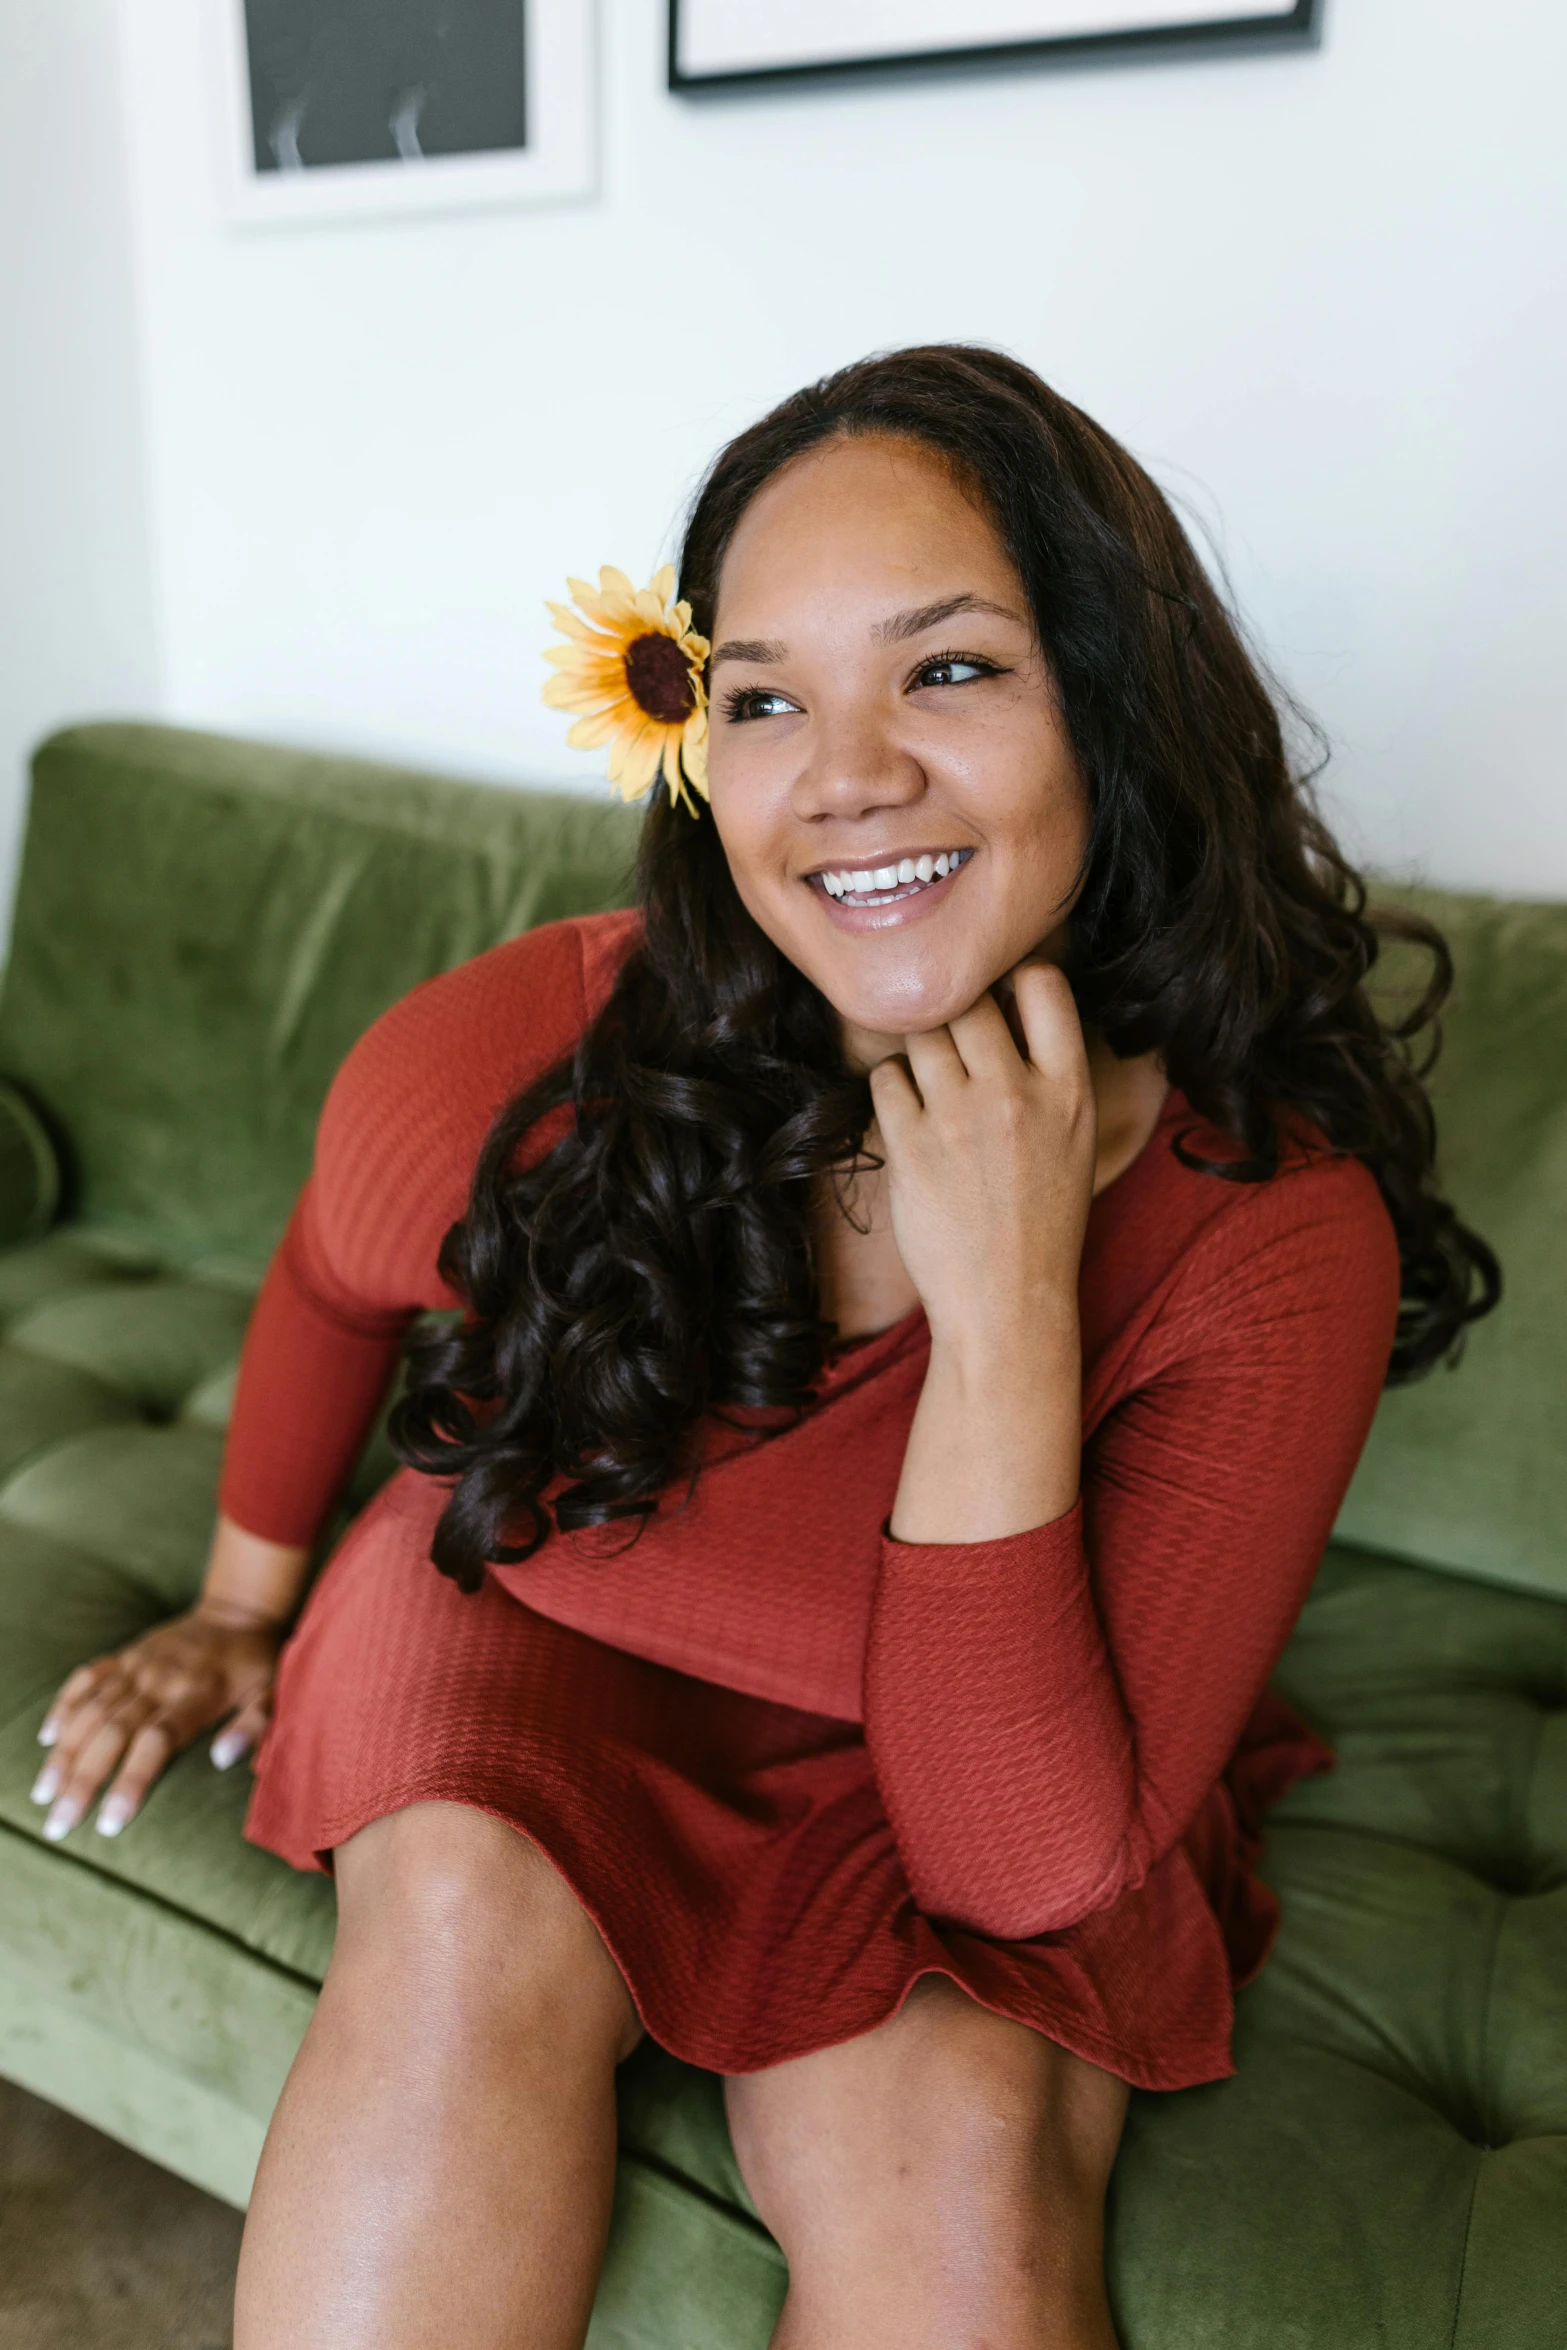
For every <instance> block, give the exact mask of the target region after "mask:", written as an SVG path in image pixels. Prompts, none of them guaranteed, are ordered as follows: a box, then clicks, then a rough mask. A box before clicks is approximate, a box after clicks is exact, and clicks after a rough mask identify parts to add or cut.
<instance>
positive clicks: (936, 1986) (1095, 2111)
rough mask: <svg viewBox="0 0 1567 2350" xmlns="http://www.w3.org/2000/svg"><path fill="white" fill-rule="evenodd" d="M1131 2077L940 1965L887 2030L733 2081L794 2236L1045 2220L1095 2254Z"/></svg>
mask: <svg viewBox="0 0 1567 2350" xmlns="http://www.w3.org/2000/svg"><path fill="white" fill-rule="evenodd" d="M1126 2103H1127V2089H1126V2085H1125V2083H1124V2082H1122V2081H1119V2080H1117V2079H1116V2078H1115V2077H1114V2076H1113V2075H1112V2074H1109V2073H1106V2072H1104V2071H1102V2070H1101V2069H1100V2068H1099V2067H1098V2066H1097V2065H1092V2064H1089V2063H1087V2062H1085V2061H1084V2060H1083V2059H1082V2058H1081V2057H1077V2056H1073V2055H1072V2054H1071V2053H1070V2052H1069V2051H1068V2050H1066V2049H1064V2048H1061V2047H1059V2046H1058V2045H1057V2044H1056V2043H1055V2042H1053V2041H1050V2040H1047V2039H1045V2038H1044V2037H1043V2035H1041V2034H1040V2033H1037V2032H1034V2031H1031V2030H1030V2029H1029V2028H1028V2027H1027V2026H1026V2025H1022V2024H1018V2023H1014V2022H1012V2021H1010V2020H1009V2019H1008V2018H1005V2017H1001V2016H996V2015H993V2014H991V2013H990V2012H989V2011H988V2010H987V2009H984V2008H981V2007H980V2006H979V2005H978V2004H977V2003H976V2002H975V2001H974V2000H972V1999H970V1998H969V1997H968V1996H967V1994H966V1993H964V1992H962V1991H960V1990H959V1989H958V1988H957V1986H956V1985H955V1984H952V1983H950V1982H948V1981H947V1980H946V1979H945V1978H944V1977H933V1976H928V1977H926V1978H924V1979H923V1980H922V1981H921V1982H920V1983H919V1984H918V1985H917V1986H916V1988H915V1991H914V1993H913V1994H912V1996H911V1997H910V1999H909V2001H908V2002H907V2004H906V2005H905V2007H904V2008H903V2009H902V2010H901V2011H900V2013H899V2014H898V2015H897V2016H895V2017H893V2018H891V2019H890V2020H889V2022H888V2023H886V2024H884V2025H882V2026H880V2027H879V2028H878V2029H877V2030H876V2031H874V2032H870V2033H867V2034H865V2035H864V2036H863V2038H861V2039H859V2040H855V2041H850V2042H848V2043H846V2044H845V2045H844V2046H843V2047H841V2048H836V2049H830V2050H824V2051H822V2052H821V2054H819V2055H817V2056H812V2057H807V2058H804V2059H802V2060H800V2061H799V2062H798V2063H797V2064H794V2065H784V2066H780V2067H778V2068H776V2069H775V2071H773V2072H771V2073H764V2074H757V2075H752V2076H749V2077H748V2078H747V2079H746V2080H744V2081H736V2082H731V2084H730V2113H731V2120H732V2123H733V2127H734V2135H735V2145H736V2152H737V2155H738V2156H739V2159H740V2163H741V2168H742V2170H743V2172H744V2174H745V2176H746V2179H747V2182H748V2184H749V2185H750V2186H751V2190H752V2193H753V2194H754V2195H755V2196H756V2198H757V2203H758V2208H759V2209H760V2210H761V2211H762V2213H763V2216H764V2217H765V2218H768V2219H769V2221H770V2224H772V2225H773V2227H774V2230H775V2233H777V2234H778V2235H779V2237H780V2240H781V2241H783V2242H784V2244H785V2249H786V2250H789V2249H790V2244H789V2239H790V2237H791V2236H792V2237H794V2238H795V2239H796V2243H795V2249H796V2251H797V2252H798V2251H801V2250H804V2249H805V2239H807V2238H810V2239H814V2240H816V2241H817V2242H820V2241H821V2240H822V2238H823V2236H824V2233H825V2234H830V2235H831V2236H833V2237H834V2238H837V2239H839V2240H847V2239H849V2238H851V2237H867V2236H881V2237H883V2238H885V2239H887V2240H892V2239H894V2238H897V2239H900V2240H902V2239H905V2238H909V2237H912V2238H913V2239H914V2240H915V2241H916V2242H917V2241H919V2240H926V2241H928V2242H930V2243H931V2244H932V2245H933V2246H934V2244H935V2242H936V2241H937V2239H938V2238H941V2239H947V2240H949V2241H950V2238H951V2235H952V2233H953V2231H956V2232H957V2233H958V2234H960V2235H962V2236H964V2237H967V2238H969V2239H971V2240H974V2239H987V2240H990V2241H992V2242H993V2243H995V2244H996V2245H997V2248H998V2249H999V2246H1000V2239H1002V2238H1004V2237H1005V2236H1007V2235H1008V2234H1009V2233H1010V2234H1015V2235H1017V2236H1018V2237H1019V2239H1020V2240H1022V2239H1027V2240H1030V2241H1032V2240H1034V2239H1036V2238H1037V2237H1038V2235H1039V2232H1040V2230H1041V2229H1045V2230H1047V2231H1049V2232H1050V2233H1052V2234H1055V2235H1060V2234H1070V2235H1071V2236H1072V2237H1074V2238H1076V2239H1079V2240H1081V2242H1082V2243H1083V2245H1084V2246H1085V2247H1086V2248H1088V2249H1089V2250H1090V2251H1091V2252H1092V2253H1093V2255H1094V2256H1095V2257H1097V2249H1096V2248H1097V2245H1098V2241H1099V2233H1100V2229H1101V2227H1102V2221H1103V2210H1104V2197H1105V2189H1106V2187H1107V2185H1108V2183H1109V2177H1110V2171H1111V2167H1112V2165H1113V2163H1114V2160H1115V2153H1116V2147H1117V2145H1118V2143H1119V2140H1120V2135H1121V2128H1122V2124H1123V2122H1124V2120H1125V2114H1126Z"/></svg>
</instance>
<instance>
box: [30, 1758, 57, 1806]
mask: <svg viewBox="0 0 1567 2350" xmlns="http://www.w3.org/2000/svg"><path fill="white" fill-rule="evenodd" d="M59 1791H60V1766H59V1764H58V1763H45V1764H44V1767H43V1769H42V1770H41V1771H40V1772H39V1774H38V1776H37V1778H36V1779H35V1780H34V1781H33V1793H32V1799H33V1801H34V1803H53V1801H54V1799H55V1797H56V1795H57V1794H58V1793H59Z"/></svg>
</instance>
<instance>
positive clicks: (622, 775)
mask: <svg viewBox="0 0 1567 2350" xmlns="http://www.w3.org/2000/svg"><path fill="white" fill-rule="evenodd" d="M664 733H665V729H664V728H663V727H661V726H644V727H641V728H639V729H638V731H637V733H636V734H634V735H633V736H632V737H631V738H630V740H629V741H623V742H622V744H621V745H620V757H619V759H618V761H617V759H616V758H615V757H614V755H613V754H611V758H610V780H611V782H612V783H615V784H617V785H618V786H619V789H620V796H621V798H622V799H623V800H640V799H641V798H642V797H643V795H644V793H645V792H646V791H647V790H648V788H649V786H650V785H651V784H652V782H653V779H654V777H655V776H656V775H657V773H658V763H659V760H660V759H661V757H662V756H663V750H664ZM617 766H618V769H619V772H618V774H617V772H616V769H617Z"/></svg>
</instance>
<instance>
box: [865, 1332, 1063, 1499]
mask: <svg viewBox="0 0 1567 2350" xmlns="http://www.w3.org/2000/svg"><path fill="white" fill-rule="evenodd" d="M1081 1456H1082V1342H1081V1338H1080V1334H1079V1326H1078V1317H1077V1306H1076V1300H1075V1299H1072V1300H1064V1301H1062V1302H1061V1303H1060V1304H1058V1305H1056V1306H1054V1307H1048V1306H1047V1307H1044V1308H1043V1309H1041V1308H1039V1307H1038V1306H1037V1305H1036V1307H1035V1308H1034V1310H1033V1311H1032V1312H1030V1314H1029V1315H1028V1317H1027V1319H1026V1320H1025V1321H1022V1322H1021V1324H1020V1326H1018V1327H1013V1328H1008V1329H1001V1330H989V1331H985V1332H981V1333H978V1334H976V1335H975V1336H973V1337H967V1338H963V1339H947V1340H943V1339H941V1338H939V1337H938V1338H936V1339H935V1340H934V1341H933V1344H932V1348H931V1359H930V1369H929V1371H928V1372H927V1373H926V1378H925V1385H924V1389H923V1391H922V1393H921V1395H920V1400H919V1405H918V1407H917V1409H916V1411H915V1414H914V1423H913V1426H912V1428H911V1429H910V1432H909V1441H908V1447H907V1449H906V1451H905V1453H904V1456H903V1474H902V1476H901V1477H900V1479H899V1481H898V1492H897V1498H896V1500H895V1501H894V1503H893V1508H892V1517H891V1521H890V1525H889V1531H890V1533H891V1534H892V1536H893V1538H894V1540H895V1541H898V1542H995V1541H999V1540H1001V1539H1003V1538H1004V1537H1005V1536H1007V1535H1009V1534H1025V1533H1027V1532H1028V1531H1029V1530H1030V1529H1031V1528H1032V1527H1035V1526H1048V1525H1050V1524H1052V1523H1053V1521H1054V1520H1055V1519H1057V1518H1064V1517H1065V1516H1066V1514H1067V1512H1068V1511H1069V1510H1070V1509H1071V1507H1072V1505H1073V1503H1074V1502H1075V1501H1076V1499H1077V1490H1078V1481H1079V1475H1080V1467H1081Z"/></svg>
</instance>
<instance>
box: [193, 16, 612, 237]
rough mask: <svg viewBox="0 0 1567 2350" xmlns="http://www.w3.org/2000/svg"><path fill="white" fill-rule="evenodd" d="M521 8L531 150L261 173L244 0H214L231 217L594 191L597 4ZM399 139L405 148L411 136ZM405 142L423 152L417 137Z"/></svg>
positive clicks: (459, 207) (420, 208)
mask: <svg viewBox="0 0 1567 2350" xmlns="http://www.w3.org/2000/svg"><path fill="white" fill-rule="evenodd" d="M517 5H518V8H519V10H520V11H521V12H522V15H523V49H524V57H525V77H526V98H527V110H526V141H527V143H526V145H525V146H522V147H519V148H500V149H496V150H495V151H492V152H487V153H480V154H460V155H423V154H419V153H417V152H410V153H409V154H408V155H407V156H406V157H405V158H397V159H388V160H386V161H374V162H365V163H358V162H356V163H331V164H315V165H311V166H310V167H309V168H285V169H272V170H258V169H257V168H256V151H255V129H254V122H253V116H252V110H251V93H250V59H249V49H248V42H247V27H246V14H245V0H208V5H207V11H206V21H207V24H208V28H209V36H210V43H211V57H210V65H211V75H212V84H213V89H214V93H215V100H216V111H217V116H218V123H217V128H218V133H219V137H218V155H217V161H218V170H219V180H220V190H221V197H222V202H223V206H224V210H225V212H226V213H227V215H228V217H229V218H230V219H231V220H233V221H236V222H239V223H241V224H245V225H249V226H284V225H287V224H289V223H298V224H306V223H310V222H318V221H332V220H353V219H360V218H364V217H367V216H369V217H373V216H375V215H377V214H388V213H411V212H412V213H419V212H425V213H430V212H465V211H474V210H483V209H488V208H490V207H492V206H497V205H513V204H536V203H554V202H560V201H563V200H567V199H570V198H573V197H582V196H590V195H592V194H593V193H594V191H595V188H596V186H597V174H598V54H597V50H598V43H597V24H596V7H595V0H517ZM397 143H398V145H399V146H403V145H404V143H405V139H404V137H403V136H399V137H398V141H397ZM407 144H408V146H409V147H410V149H413V148H414V147H415V141H414V140H413V139H411V138H410V139H408V140H407ZM284 151H285V153H286V152H287V148H286V145H285V150H284ZM295 152H296V153H297V142H296V144H295Z"/></svg>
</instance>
